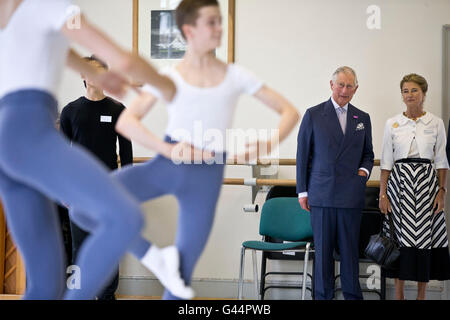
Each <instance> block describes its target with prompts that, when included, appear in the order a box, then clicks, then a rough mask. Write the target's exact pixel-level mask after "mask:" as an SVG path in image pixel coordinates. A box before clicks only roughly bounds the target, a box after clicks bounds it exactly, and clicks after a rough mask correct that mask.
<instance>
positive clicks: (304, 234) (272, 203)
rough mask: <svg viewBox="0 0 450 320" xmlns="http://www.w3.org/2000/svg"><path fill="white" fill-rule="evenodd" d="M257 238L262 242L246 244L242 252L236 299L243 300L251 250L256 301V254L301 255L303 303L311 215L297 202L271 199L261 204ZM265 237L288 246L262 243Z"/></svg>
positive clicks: (311, 235) (309, 245)
mask: <svg viewBox="0 0 450 320" xmlns="http://www.w3.org/2000/svg"><path fill="white" fill-rule="evenodd" d="M259 234H260V235H262V236H263V240H262V241H245V242H243V243H242V248H241V263H240V272H239V284H238V299H239V300H242V291H243V285H244V263H245V251H246V250H252V259H253V279H254V286H255V287H254V288H255V292H256V297H258V298H259V292H260V290H259V288H258V270H257V269H258V267H257V260H256V252H257V251H263V252H283V251H289V252H304V253H305V259H304V266H303V276H302V300H305V294H306V279H307V271H308V260H309V253H310V252H312V240H311V239H312V237H313V232H312V227H311V217H310V213H309V212H307V211H305V210H303V209H302V208H301V207H300V204H299V203H298V199H297V198H292V197H290V198H273V199H270V200H268V201H266V202H265V203H264V206H263V208H262V211H261V218H260V223H259ZM265 237H271V238H276V239H280V240H283V241H289V242H287V243H273V242H266V241H264V239H265Z"/></svg>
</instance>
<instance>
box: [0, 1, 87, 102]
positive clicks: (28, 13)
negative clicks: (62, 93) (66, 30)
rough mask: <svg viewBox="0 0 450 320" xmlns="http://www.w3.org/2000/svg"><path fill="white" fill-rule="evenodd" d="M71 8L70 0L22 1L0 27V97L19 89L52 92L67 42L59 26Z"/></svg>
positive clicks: (71, 11)
mask: <svg viewBox="0 0 450 320" xmlns="http://www.w3.org/2000/svg"><path fill="white" fill-rule="evenodd" d="M74 9H75V7H74V6H73V5H72V2H71V0H39V1H36V0H23V2H22V3H21V4H20V5H19V7H18V8H17V9H16V11H15V12H14V13H13V15H12V17H11V18H10V20H9V22H8V24H7V25H6V27H5V28H4V29H0V99H1V98H2V97H3V96H4V95H6V94H8V93H11V92H14V91H17V90H21V89H40V90H44V91H47V92H49V93H51V94H53V95H54V94H55V91H56V90H57V87H58V84H59V82H60V77H61V74H62V68H63V66H64V65H65V63H66V59H67V52H68V45H69V44H68V41H67V40H66V38H65V37H64V36H63V34H62V33H61V32H60V29H61V28H62V27H63V25H64V23H65V22H66V21H68V20H69V19H70V18H71V17H73V16H74V15H76V14H77V13H79V11H77V10H74Z"/></svg>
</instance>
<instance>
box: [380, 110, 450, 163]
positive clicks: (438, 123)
mask: <svg viewBox="0 0 450 320" xmlns="http://www.w3.org/2000/svg"><path fill="white" fill-rule="evenodd" d="M446 140H447V138H446V134H445V126H444V122H443V121H442V119H440V118H438V117H436V116H434V115H433V114H431V113H429V112H427V113H426V115H424V116H423V117H421V118H419V119H418V120H417V121H414V120H411V119H409V118H407V117H405V116H404V115H403V114H399V115H397V116H395V117H393V118H391V119H389V120H388V121H387V122H386V126H385V128H384V137H383V149H382V154H381V169H383V170H392V168H393V166H394V163H395V161H397V160H400V159H405V158H411V157H413V158H419V157H420V158H423V159H430V160H432V161H434V164H435V167H436V169H448V168H449V164H448V161H447V155H446V151H445V145H446Z"/></svg>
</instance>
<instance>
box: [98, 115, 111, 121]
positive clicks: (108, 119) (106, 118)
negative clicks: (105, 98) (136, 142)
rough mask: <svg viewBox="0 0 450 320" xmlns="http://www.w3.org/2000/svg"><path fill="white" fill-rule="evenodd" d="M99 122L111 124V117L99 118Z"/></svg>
mask: <svg viewBox="0 0 450 320" xmlns="http://www.w3.org/2000/svg"><path fill="white" fill-rule="evenodd" d="M100 122H112V117H111V116H100Z"/></svg>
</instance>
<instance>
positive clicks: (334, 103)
mask: <svg viewBox="0 0 450 320" xmlns="http://www.w3.org/2000/svg"><path fill="white" fill-rule="evenodd" d="M331 102H332V103H333V106H334V110H335V111H336V115H337V117H338V120H339V123H340V124H341V126H342V127H343V131H345V129H344V128H346V126H347V112H348V103H347V104H346V105H345V106H343V107H341V106H340V105H338V104H337V103H336V101H334V99H333V97H331ZM339 108H343V109H345V113H344V115H345V117H344V118H343V119H341V118H340V117H341V114H340V111H339V110H338V109H339ZM344 135H345V132H344ZM359 170H363V171H364V172H365V173H366V174H367V177H369V174H370V173H369V170H367V169H366V168H359ZM307 196H308V192H302V193H299V194H298V197H299V199H300V198H306V197H307Z"/></svg>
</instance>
